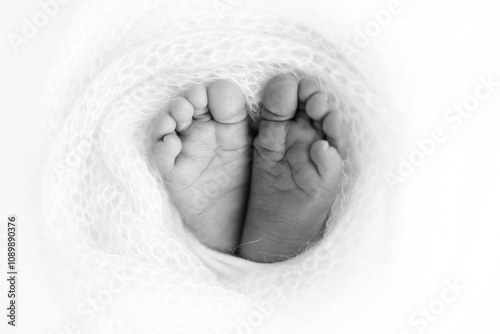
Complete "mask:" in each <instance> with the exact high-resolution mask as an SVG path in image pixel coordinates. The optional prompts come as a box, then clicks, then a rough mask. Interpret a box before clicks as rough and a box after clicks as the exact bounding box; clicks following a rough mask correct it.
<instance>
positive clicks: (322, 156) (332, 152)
mask: <svg viewBox="0 0 500 334" xmlns="http://www.w3.org/2000/svg"><path fill="white" fill-rule="evenodd" d="M311 160H312V161H313V162H314V164H315V165H316V167H317V169H318V173H319V175H320V177H321V178H322V180H323V181H325V182H327V183H335V184H336V183H337V182H338V180H340V174H341V172H342V158H341V157H340V155H339V153H338V152H337V150H336V149H335V148H334V147H332V146H330V145H329V144H328V142H327V141H326V140H318V141H316V142H314V143H313V144H312V146H311Z"/></svg>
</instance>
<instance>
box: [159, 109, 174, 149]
mask: <svg viewBox="0 0 500 334" xmlns="http://www.w3.org/2000/svg"><path fill="white" fill-rule="evenodd" d="M175 127H176V122H175V120H174V118H173V117H172V115H170V113H168V112H161V113H160V114H159V115H158V118H157V119H156V124H155V127H154V136H155V139H156V141H157V142H158V141H161V140H162V139H163V137H165V135H167V134H169V133H173V132H174V131H175Z"/></svg>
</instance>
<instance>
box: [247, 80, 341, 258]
mask: <svg viewBox="0 0 500 334" xmlns="http://www.w3.org/2000/svg"><path fill="white" fill-rule="evenodd" d="M262 103H263V107H264V108H263V110H262V114H261V116H262V120H261V122H260V124H259V133H258V136H257V138H256V139H255V141H254V161H253V167H252V181H251V182H252V183H251V189H250V199H249V204H248V214H247V217H246V222H245V227H244V230H243V234H242V240H241V246H240V248H239V254H240V256H242V257H243V258H246V259H249V260H252V261H256V262H278V261H283V260H286V259H287V258H290V257H293V256H295V255H297V254H298V253H300V252H301V251H302V250H303V249H304V248H305V247H306V246H307V245H308V244H309V243H310V242H312V241H314V240H315V239H317V238H318V237H319V236H320V235H321V232H322V230H323V227H324V225H325V223H326V219H327V216H328V214H329V211H330V208H331V206H332V204H333V202H334V200H335V196H336V192H337V188H338V185H339V182H340V180H341V175H342V158H341V156H342V155H343V154H344V153H345V150H346V147H347V143H346V142H347V134H346V129H345V127H344V124H343V122H342V120H341V118H340V115H339V113H338V111H336V110H335V108H333V107H332V106H331V105H329V104H328V103H327V99H326V96H325V95H324V94H322V93H321V90H320V88H319V86H318V84H316V83H315V82H314V81H312V80H309V79H303V80H301V81H300V82H299V81H298V80H297V79H296V78H295V77H293V76H290V75H278V76H275V77H273V78H272V79H271V80H270V81H269V82H268V84H267V85H266V87H265V88H264V92H263V99H262Z"/></svg>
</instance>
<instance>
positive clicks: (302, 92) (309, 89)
mask: <svg viewBox="0 0 500 334" xmlns="http://www.w3.org/2000/svg"><path fill="white" fill-rule="evenodd" d="M317 93H321V88H320V87H319V85H318V83H317V82H316V81H314V80H312V79H302V80H300V83H299V104H301V105H303V106H305V104H306V102H307V100H309V98H310V97H311V96H313V95H315V94H317Z"/></svg>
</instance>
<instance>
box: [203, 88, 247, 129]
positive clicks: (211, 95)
mask: <svg viewBox="0 0 500 334" xmlns="http://www.w3.org/2000/svg"><path fill="white" fill-rule="evenodd" d="M207 90H208V109H209V110H210V113H211V114H212V117H213V119H214V120H216V121H217V122H219V123H224V124H234V123H239V122H241V121H243V120H245V119H246V118H247V111H246V108H245V105H246V101H245V96H244V95H243V92H242V91H241V89H240V87H239V86H238V85H236V84H235V83H233V82H231V81H227V80H217V81H215V82H214V83H212V84H211V85H210V86H209V87H208V89H207Z"/></svg>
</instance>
